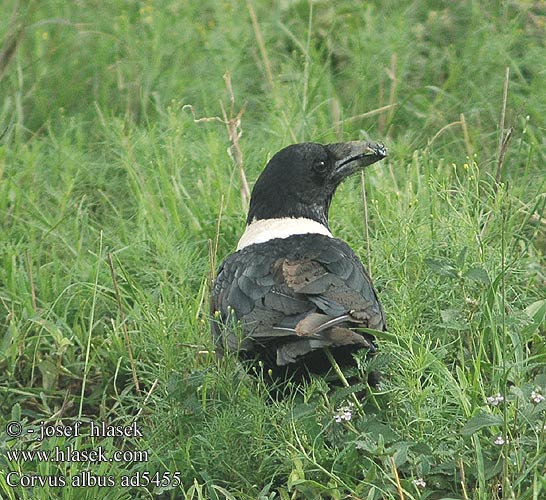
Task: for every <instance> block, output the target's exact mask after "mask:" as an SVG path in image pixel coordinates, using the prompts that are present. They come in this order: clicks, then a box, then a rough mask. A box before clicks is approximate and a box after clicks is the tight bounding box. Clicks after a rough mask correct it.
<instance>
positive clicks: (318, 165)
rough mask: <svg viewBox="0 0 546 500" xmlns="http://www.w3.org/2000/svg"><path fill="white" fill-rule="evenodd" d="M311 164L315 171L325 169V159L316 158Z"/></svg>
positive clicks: (322, 171)
mask: <svg viewBox="0 0 546 500" xmlns="http://www.w3.org/2000/svg"><path fill="white" fill-rule="evenodd" d="M313 166H314V167H315V170H316V171H317V172H320V173H324V172H325V171H326V162H325V161H322V160H317V161H316V162H315V164H314V165H313Z"/></svg>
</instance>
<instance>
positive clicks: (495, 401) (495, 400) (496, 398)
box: [486, 392, 504, 406]
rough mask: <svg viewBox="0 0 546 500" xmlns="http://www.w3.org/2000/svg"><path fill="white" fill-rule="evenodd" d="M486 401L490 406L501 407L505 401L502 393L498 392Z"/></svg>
mask: <svg viewBox="0 0 546 500" xmlns="http://www.w3.org/2000/svg"><path fill="white" fill-rule="evenodd" d="M486 401H487V404H488V405H491V406H499V404H500V403H502V402H503V401H504V396H503V395H502V394H501V393H500V392H497V394H494V395H493V396H487V398H486Z"/></svg>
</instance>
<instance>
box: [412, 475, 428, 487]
mask: <svg viewBox="0 0 546 500" xmlns="http://www.w3.org/2000/svg"><path fill="white" fill-rule="evenodd" d="M413 484H414V485H415V486H417V487H418V488H425V487H426V486H427V483H426V482H425V480H424V479H423V478H422V477H420V478H417V479H414V480H413Z"/></svg>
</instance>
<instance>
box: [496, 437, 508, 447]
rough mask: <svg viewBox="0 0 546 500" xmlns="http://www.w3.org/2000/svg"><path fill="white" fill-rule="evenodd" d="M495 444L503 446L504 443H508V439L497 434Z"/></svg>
mask: <svg viewBox="0 0 546 500" xmlns="http://www.w3.org/2000/svg"><path fill="white" fill-rule="evenodd" d="M493 444H496V445H497V446H502V445H503V444H508V439H504V438H503V437H502V436H497V437H496V438H495V439H494V440H493Z"/></svg>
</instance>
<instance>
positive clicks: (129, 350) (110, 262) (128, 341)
mask: <svg viewBox="0 0 546 500" xmlns="http://www.w3.org/2000/svg"><path fill="white" fill-rule="evenodd" d="M108 265H109V266H110V274H111V275H112V283H113V284H114V294H115V295H116V301H117V303H118V309H119V315H120V318H121V331H122V332H123V338H124V340H125V346H126V348H127V354H128V355H129V363H130V364H131V373H132V376H133V383H134V384H135V389H136V392H137V394H138V395H139V396H140V384H139V382H138V376H137V372H136V367H135V359H134V358H133V349H132V347H131V339H130V338H129V331H128V329H127V322H126V316H125V311H124V310H123V304H122V302H121V294H120V293H119V287H118V280H117V276H116V269H115V267H114V261H113V259H112V254H111V253H110V252H109V253H108Z"/></svg>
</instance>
